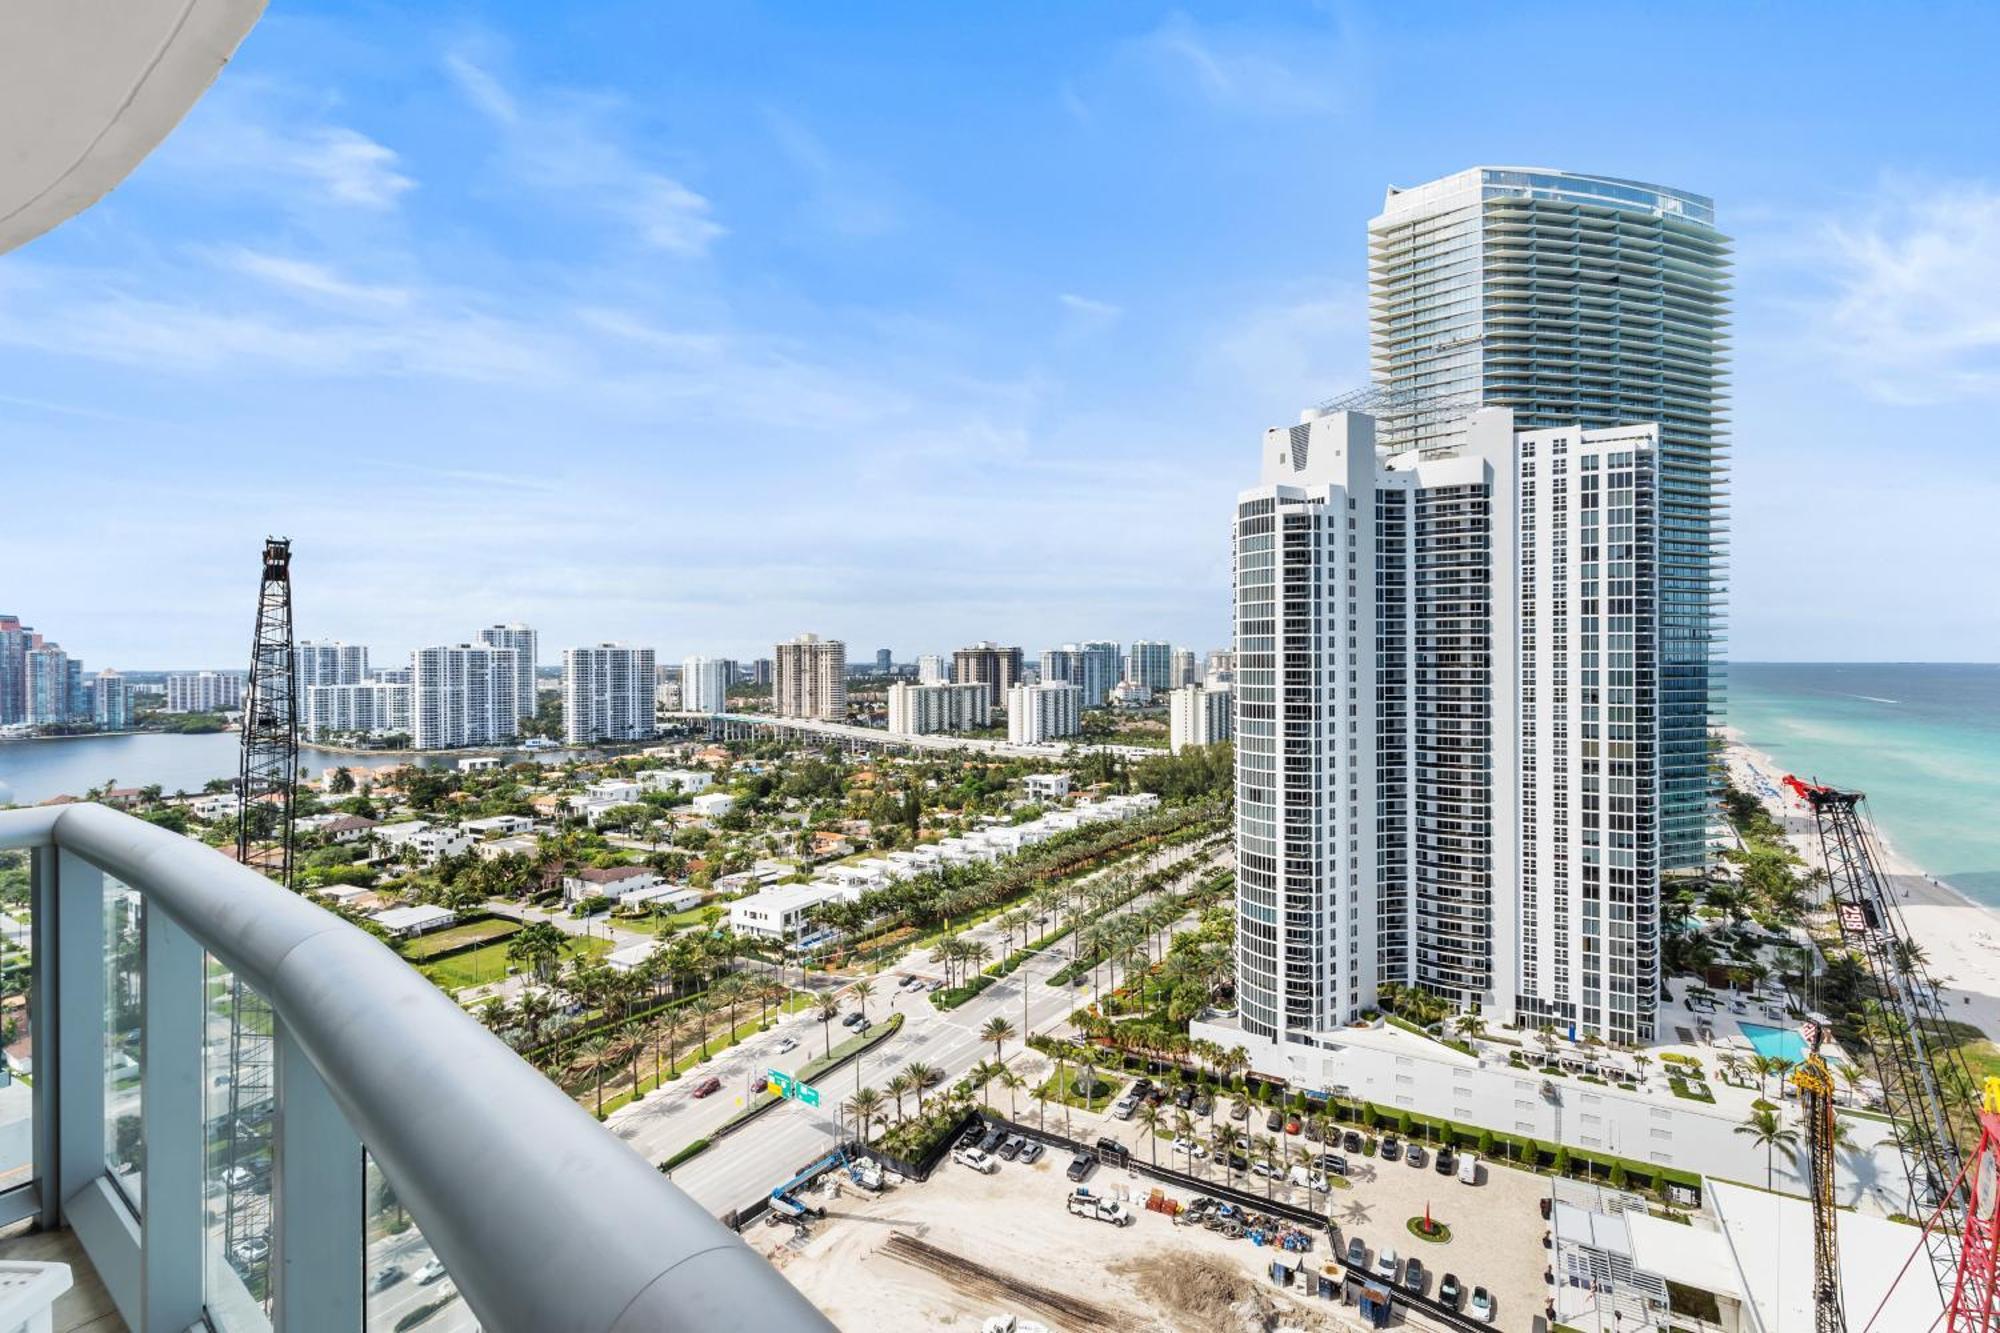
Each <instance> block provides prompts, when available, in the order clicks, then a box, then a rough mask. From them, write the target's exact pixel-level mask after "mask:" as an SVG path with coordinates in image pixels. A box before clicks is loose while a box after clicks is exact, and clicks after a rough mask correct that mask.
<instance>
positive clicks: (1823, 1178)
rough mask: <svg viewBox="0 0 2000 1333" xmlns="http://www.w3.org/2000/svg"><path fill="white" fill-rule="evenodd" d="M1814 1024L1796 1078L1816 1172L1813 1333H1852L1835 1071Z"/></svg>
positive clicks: (1809, 1155) (1812, 1173)
mask: <svg viewBox="0 0 2000 1333" xmlns="http://www.w3.org/2000/svg"><path fill="white" fill-rule="evenodd" d="M1809 1026H1810V1027H1811V1044H1810V1046H1809V1048H1808V1051H1807V1054H1806V1058H1805V1059H1804V1060H1803V1061H1801V1062H1800V1064H1799V1068H1798V1071H1797V1072H1796V1073H1794V1074H1793V1075H1792V1085H1793V1086H1794V1087H1796V1088H1797V1089H1798V1090H1799V1102H1800V1104H1801V1105H1802V1106H1803V1107H1804V1109H1805V1116H1806V1160H1807V1164H1808V1165H1809V1167H1810V1168H1811V1171H1810V1177H1809V1179H1810V1183H1811V1185H1812V1218H1813V1329H1814V1333H1847V1315H1846V1312H1845V1311H1844V1310H1842V1308H1841V1292H1840V1233H1839V1231H1838V1230H1837V1229H1836V1225H1835V1223H1836V1219H1837V1218H1838V1217H1839V1216H1840V1213H1839V1209H1838V1208H1837V1207H1836V1205H1835V1204H1834V1201H1833V1182H1834V1170H1833V1151H1834V1145H1835V1142H1836V1140H1837V1139H1838V1138H1839V1128H1838V1126H1837V1125H1836V1124H1835V1123H1834V1117H1833V1071H1832V1070H1830V1069H1828V1068H1827V1067H1826V1057H1825V1056H1823V1055H1821V1054H1820V1053H1819V1044H1820V1038H1821V1033H1820V1030H1819V1025H1818V1024H1811V1025H1809Z"/></svg>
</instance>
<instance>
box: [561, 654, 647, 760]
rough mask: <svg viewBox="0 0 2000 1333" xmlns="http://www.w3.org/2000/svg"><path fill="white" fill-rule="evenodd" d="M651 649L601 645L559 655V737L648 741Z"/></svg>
mask: <svg viewBox="0 0 2000 1333" xmlns="http://www.w3.org/2000/svg"><path fill="white" fill-rule="evenodd" d="M658 730H659V728H658V726H657V725H656V723H655V722H654V718H653V650H652V649H651V648H634V647H632V646H630V645H629V644H622V643H600V644H597V645H596V646H594V647H590V648H571V649H568V650H566V651H565V652H564V653H563V739H564V740H565V741H567V742H569V743H570V744H571V745H591V744H595V743H597V742H599V741H642V740H647V739H650V738H651V737H652V736H653V735H654V734H655V733H656V732H657V731H658Z"/></svg>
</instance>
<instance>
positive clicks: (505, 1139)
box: [0, 805, 831, 1333]
mask: <svg viewBox="0 0 2000 1333" xmlns="http://www.w3.org/2000/svg"><path fill="white" fill-rule="evenodd" d="M13 849H26V850H27V851H28V852H29V858H30V892H29V908H30V911H31V914H32V915H31V928H30V933H29V935H28V937H27V939H26V940H25V943H26V945H27V948H28V951H29V956H30V957H31V959H32V980H31V981H30V982H29V985H28V1011H27V1017H28V1027H29V1028H30V1030H31V1031H32V1035H33V1038H34V1043H33V1045H34V1056H33V1065H32V1083H31V1086H24V1085H25V1084H26V1082H27V1081H26V1080H22V1081H16V1082H14V1083H13V1084H12V1085H11V1086H0V1122H4V1123H0V1153H4V1152H6V1151H10V1150H11V1151H12V1153H13V1159H14V1160H10V1161H7V1162H5V1163H0V1166H4V1167H12V1168H15V1169H14V1171H13V1172H12V1174H9V1175H0V1183H5V1182H12V1183H11V1187H10V1188H7V1189H5V1190H4V1192H0V1223H5V1222H11V1221H15V1220H19V1219H21V1218H26V1217H36V1218H38V1219H39V1220H40V1221H41V1223H42V1224H43V1225H44V1226H49V1227H59V1226H67V1227H69V1228H71V1229H72V1230H73V1231H74V1233H75V1234H76V1236H77V1238H78V1240H79V1241H80V1242H81V1243H82V1245H83V1247H84V1249H85V1251H86V1252H87V1253H88V1254H89V1256H90V1259H91V1262H92V1264H93V1265H94V1266H95V1267H96V1269H97V1271H98V1273H99V1275H100V1276H101V1277H102V1278H103V1280H104V1283H105V1286H106V1287H107V1288H108V1290H109V1291H110V1293H111V1296H112V1299H113V1301H114V1302H115V1303H116V1304H117V1306H118V1309H119V1311H120V1313H121V1314H122V1315H123V1316H124V1318H125V1320H126V1322H127V1324H128V1325H129V1326H130V1327H131V1328H132V1329H134V1330H136V1331H137V1333H187V1331H188V1330H191V1329H213V1330H216V1333H232V1331H233V1330H238V1329H266V1328H276V1329H280V1330H288V1331H291V1330H312V1331H313V1333H319V1330H332V1331H334V1333H360V1331H361V1330H363V1329H364V1328H365V1329H370V1330H373V1329H377V1328H379V1329H383V1330H385V1331H386V1330H390V1329H402V1328H418V1329H420V1330H422V1333H431V1331H432V1330H443V1329H446V1328H458V1329H470V1328H472V1327H474V1322H473V1321H474V1320H476V1321H477V1327H479V1328H481V1329H484V1330H522V1333H551V1331H552V1330H576V1331H577V1333H585V1331H589V1333H640V1331H641V1330H659V1329H701V1330H710V1329H746V1330H747V1329H751V1328H756V1329H773V1328H777V1329H794V1328H798V1329H827V1328H831V1324H829V1323H828V1322H827V1320H826V1319H825V1318H824V1317H823V1316H821V1315H820V1314H819V1313H818V1312H817V1311H816V1310H815V1309H813V1307H812V1306H811V1305H810V1304H809V1303H808V1302H807V1301H806V1300H805V1299H804V1298H803V1297H801V1296H800V1295H799V1294H798V1292H797V1291H796V1290H795V1289H794V1288H793V1287H792V1286H791V1285H790V1284H789V1283H787V1282H786V1281H785V1280H784V1279H783V1278H782V1277H781V1276H779V1275H778V1273H777V1271H776V1270H774V1269H773V1268H771V1266H770V1265H769V1264H767V1263H766V1262H765V1261H764V1260H763V1259H762V1258H761V1257H759V1256H758V1255H757V1254H755V1253H754V1252H752V1251H751V1250H750V1248H749V1247H748V1246H746V1245H744V1244H743V1243H742V1241H741V1240H740V1239H739V1238H738V1237H736V1236H735V1235H732V1234H731V1233H730V1232H729V1231H728V1230H727V1229H725V1228H724V1227H723V1226H722V1225H721V1224H720V1223H718V1222H717V1221H715V1220H714V1219H713V1218H711V1217H710V1216H708V1214H706V1213H705V1212H703V1211H702V1209H701V1208H700V1207H699V1206H698V1205H696V1204H695V1203H694V1202H693V1201H692V1200H690V1199H688V1198H687V1197H686V1196H685V1195H683V1194H681V1193H680V1192H679V1191H678V1190H677V1189H676V1188H674V1186H673V1185H671V1184H670V1183H669V1182H668V1181H667V1180H666V1178H665V1177H664V1176H662V1175H661V1174H660V1173H659V1172H658V1171H656V1170H654V1169H653V1168H652V1167H651V1166H650V1165H649V1164H648V1163H647V1162H646V1161H645V1160H644V1159H642V1158H641V1157H639V1156H638V1155H637V1154H636V1153H634V1152H633V1151H632V1150H631V1149H630V1148H628V1147H627V1146H625V1144H623V1143H621V1142H620V1141H619V1140H618V1139H617V1138H615V1137H614V1136H613V1135H611V1134H609V1133H607V1132H606V1131H605V1130H604V1128H603V1127H602V1126H601V1125H599V1124H597V1123H596V1122H595V1121H594V1120H593V1119H592V1118H591V1116H590V1115H589V1114H588V1113H587V1112H585V1111H584V1110H582V1109H581V1108H580V1107H578V1106H577V1105H576V1104H575V1103H573V1102H572V1101H571V1100H570V1099H569V1098H568V1097H567V1096H565V1095H564V1094H563V1092H562V1090H561V1089H559V1088H557V1087H556V1086H554V1085H553V1084H551V1083H550V1082H548V1081H547V1080H546V1079H544V1078H543V1077H542V1076H541V1075H540V1074H538V1073H537V1072H536V1071H535V1070H533V1069H532V1068H530V1067H529V1066H528V1065H527V1064H526V1063H524V1062H523V1061H522V1060H521V1059H520V1058H519V1057H517V1056H516V1055H515V1054H514V1053H513V1052H512V1051H511V1050H509V1049H508V1048H507V1047H506V1046H505V1045H503V1044H502V1043H501V1042H500V1041H499V1040H498V1039H497V1038H495V1037H494V1036H492V1034H490V1033H488V1032H487V1031H486V1030H485V1029H484V1028H483V1027H481V1026H480V1024H479V1023H478V1022H476V1021H475V1020H474V1019H473V1018H472V1017H471V1016H470V1015H468V1014H466V1013H465V1012H464V1011H463V1010H461V1009H460V1008H459V1007H458V1006H457V1005H456V1004H454V1003H453V1002H452V1001H451V1000H450V999H448V998H447V997H446V996H444V995H443V994H442V993H440V992H439V991H438V990H436V989H435V988H434V987H433V986H432V985H431V984H430V983H429V982H428V981H427V980H425V979H424V978H423V977H422V976H420V975H419V974H418V973H417V972H416V971H415V970H414V969H413V968H411V967H410V966H409V965H408V964H406V963H405V962H404V961H403V960H402V959H400V958H398V957H397V956H396V955H395V954H394V953H392V952H390V951H389V950H388V949H387V948H385V947H384V946H383V945H382V944H380V943H379V942H377V941H376V940H375V939H373V938H372V937H370V936H369V935H367V934H366V933H365V932H363V931H360V930H357V929H355V928H354V927H353V926H351V925H349V924H347V923H346V922H344V921H342V920H340V919H339V918H338V917H335V916H333V915H332V914H330V913H328V912H325V911H322V910H321V909H320V908H318V907H315V906H313V905H312V904H311V903H310V902H308V901H307V900H305V899H304V898H302V897H299V896H297V895H295V894H292V893H289V892H287V891H285V890H284V889H283V888H282V887H280V886H278V885H277V884H274V883H272V882H271V881H270V880H268V879H266V878H264V877H263V876H262V875H260V874H258V873H256V872H255V871H253V870H249V869H246V868H244V867H242V866H239V865H237V864H236V863H235V862H234V861H233V860H231V859H229V858H227V857H224V856H222V855H220V854H219V853H217V852H215V851H213V850H211V849H209V848H208V847H205V846H203V845H202V844H200V843H198V842H195V841H192V840H191V839H188V838H185V837H182V836H180V835H179V834H176V833H173V832H170V831H168V830H166V829H162V828H159V827H156V826H154V825H152V824H149V823H146V822H144V821H142V820H138V819H134V818H131V817H129V816H127V815H122V814H118V813H116V812H114V811H112V810H109V809H106V808H104V807H101V806H96V805H69V806H63V807H57V808H37V809H32V810H18V811H7V812H0V850H13ZM10 935H11V936H12V938H11V945H12V946H13V949H12V952H11V953H10V955H9V958H8V962H9V963H10V964H11V965H13V966H15V967H16V968H18V964H19V960H20V953H19V948H20V946H21V945H22V944H23V942H24V941H23V940H22V939H21V938H20V937H19V934H18V932H17V931H16V932H10ZM246 993H247V994H249V995H251V996H253V997H255V999H253V1000H252V1002H251V1004H250V1005H249V1006H247V1007H246V1008H244V1009H241V1010H239V1009H236V1008H235V1005H236V1004H237V1003H238V1000H237V998H236V997H240V996H242V995H244V994H246ZM245 1014H248V1015H250V1017H251V1020H252V1021H251V1024H250V1026H251V1028H253V1029H254V1034H255V1036H256V1037H258V1038H260V1039H261V1040H262V1041H263V1043H264V1045H263V1050H264V1051H265V1052H266V1057H265V1058H266V1064H265V1066H264V1068H265V1070H266V1073H265V1075H264V1077H265V1079H266V1080H267V1086H268V1089H269V1094H268V1098H267V1099H266V1100H264V1101H263V1102H261V1103H260V1105H259V1108H257V1109H256V1110H255V1111H254V1112H253V1113H252V1114H250V1115H248V1116H246V1114H245V1113H244V1111H243V1107H242V1102H241V1100H240V1097H239V1098H232V1097H231V1096H230V1095H229V1089H230V1085H231V1083H232V1079H235V1078H237V1076H238V1075H240V1074H241V1073H242V1069H241V1067H239V1066H232V1064H231V1063H230V1060H229V1055H230V1053H231V1051H232V1050H240V1049H241V1047H240V1045H238V1046H232V1044H231V1043H232V1041H235V1042H239V1043H240V1042H241V1040H242V1037H241V1035H240V1034H241V1032H242V1031H244V1030H245V1028H244V1027H243V1025H242V1022H241V1019H242V1018H243V1016H244V1015H245ZM9 1017H10V1020H11V1019H12V1018H14V1017H15V1013H14V1011H13V1010H11V1009H10V1011H9ZM232 1020H235V1021H232ZM3 1082H4V1080H0V1083H3ZM224 1108H227V1109H224ZM246 1119H251V1120H254V1122H255V1123H254V1124H250V1125H246V1123H245V1121H246ZM24 1122H25V1123H24ZM243 1135H249V1136H250V1139H251V1141H252V1142H253V1143H254V1144H255V1145H257V1146H256V1148H255V1149H254V1151H251V1152H248V1153H239V1152H235V1151H226V1150H225V1149H226V1148H228V1146H229V1145H230V1144H231V1143H236V1146H238V1147H240V1146H241V1143H240V1142H239V1141H238V1140H233V1139H232V1138H231V1136H243ZM10 1145H11V1148H10ZM224 1177H227V1178H228V1179H227V1180H225V1179H224ZM390 1191H393V1194H391V1193H390ZM253 1192H254V1194H255V1195H256V1196H261V1197H259V1198H258V1199H257V1203H258V1208H257V1210H256V1211H255V1221H254V1225H255V1227H256V1228H257V1230H256V1231H254V1232H250V1233H246V1232H245V1230H244V1227H243V1226H242V1225H238V1223H240V1221H241V1218H240V1216H238V1215H237V1214H234V1213H231V1211H230V1210H231V1209H232V1208H235V1207H236V1206H237V1205H238V1204H239V1203H240V1202H241V1201H242V1200H243V1199H244V1198H245V1197H249V1195H250V1194H251V1193H253ZM223 1214H230V1219H231V1220H229V1221H227V1222H226V1221H225V1219H224V1217H223ZM398 1257H400V1259H401V1261H402V1265H403V1266H401V1267H399V1266H398V1265H397V1264H396V1263H394V1262H392V1260H394V1259H396V1258H398ZM418 1257H421V1258H423V1259H426V1260H428V1259H431V1258H433V1257H434V1259H435V1260H436V1262H437V1264H439V1265H441V1267H442V1270H443V1274H444V1276H440V1275H439V1274H438V1272H437V1271H436V1270H435V1269H433V1268H429V1267H426V1268H424V1269H420V1270H418V1271H410V1267H413V1266H414V1265H415V1262H416V1259H417V1258H418ZM454 1297H457V1298H462V1300H463V1304H462V1305H460V1304H458V1302H457V1300H456V1299H454ZM453 1307H456V1308H453ZM425 1310H429V1311H431V1313H429V1314H426V1313H422V1311H425ZM398 1315H400V1316H401V1317H400V1318H399V1317H397V1316H398Z"/></svg>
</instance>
